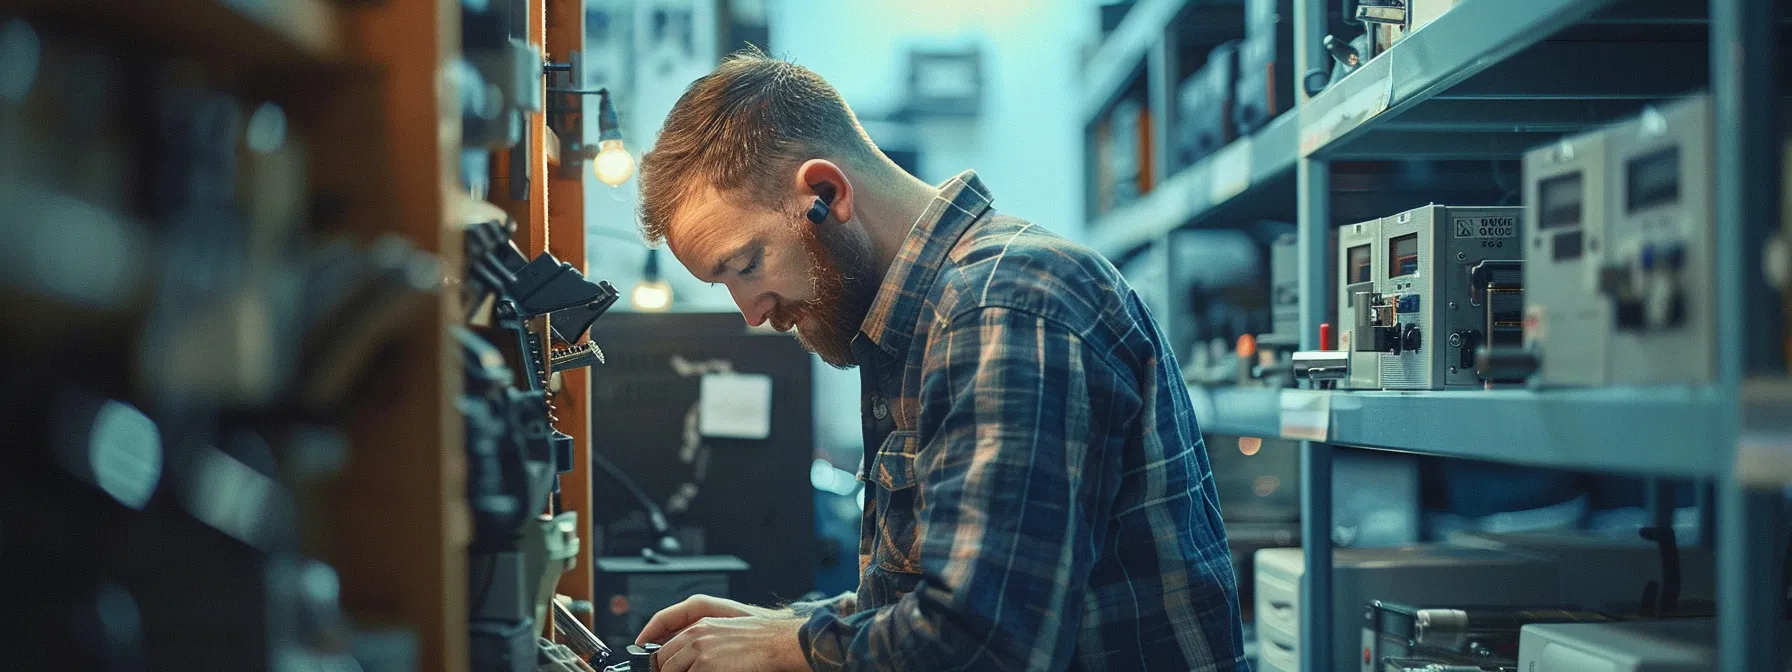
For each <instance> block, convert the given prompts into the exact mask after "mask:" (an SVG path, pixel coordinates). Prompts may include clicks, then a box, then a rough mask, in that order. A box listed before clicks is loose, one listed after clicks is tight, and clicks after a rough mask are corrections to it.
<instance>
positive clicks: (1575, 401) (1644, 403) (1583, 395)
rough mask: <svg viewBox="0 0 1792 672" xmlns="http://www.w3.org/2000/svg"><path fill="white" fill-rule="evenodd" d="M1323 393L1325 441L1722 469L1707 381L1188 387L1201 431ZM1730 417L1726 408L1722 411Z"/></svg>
mask: <svg viewBox="0 0 1792 672" xmlns="http://www.w3.org/2000/svg"><path fill="white" fill-rule="evenodd" d="M1285 394H1286V395H1289V396H1291V397H1305V398H1313V397H1316V396H1319V395H1323V396H1325V397H1326V402H1328V403H1329V409H1328V410H1326V411H1325V414H1326V415H1325V417H1326V420H1327V423H1326V424H1327V426H1329V432H1328V433H1327V436H1328V439H1327V440H1328V441H1329V442H1331V443H1334V444H1339V445H1347V446H1357V447H1362V448H1376V449H1384V450H1397V451H1403V452H1413V453H1423V454H1429V455H1440V456H1446V457H1460V458H1468V459H1476V460H1487V461H1494V462H1506V463H1511V464H1523V465H1530V466H1536V467H1549V468H1557V469H1572V470H1584V471H1600V472H1623V473H1633V474H1643V475H1652V476H1675V477H1698V478H1711V477H1720V476H1725V475H1728V474H1730V473H1731V472H1732V471H1733V454H1732V453H1733V451H1732V450H1731V449H1728V448H1726V447H1725V446H1724V445H1723V440H1722V438H1721V437H1722V432H1720V431H1719V428H1720V427H1723V426H1724V424H1723V423H1725V422H1734V421H1735V419H1734V415H1735V413H1736V411H1735V409H1734V408H1733V407H1730V406H1727V405H1726V404H1725V403H1724V402H1723V400H1724V398H1725V397H1724V395H1722V394H1721V393H1720V392H1719V391H1718V390H1717V389H1715V388H1710V387H1680V386H1661V387H1608V388H1585V389H1558V390H1465V391H1443V392H1372V391H1331V392H1323V391H1306V390H1278V389H1267V388H1200V387H1191V388H1190V396H1191V398H1192V400H1193V403H1194V407H1195V413H1196V418H1197V419H1198V420H1199V421H1200V423H1201V429H1202V431H1204V432H1209V433H1214V434H1226V435H1239V436H1264V437H1281V438H1287V439H1303V438H1310V437H1305V436H1299V435H1298V432H1288V433H1285V432H1284V428H1283V411H1282V408H1283V405H1284V402H1283V396H1284V395H1285ZM1726 413H1728V414H1730V415H1729V416H1726V415H1725V414H1726Z"/></svg>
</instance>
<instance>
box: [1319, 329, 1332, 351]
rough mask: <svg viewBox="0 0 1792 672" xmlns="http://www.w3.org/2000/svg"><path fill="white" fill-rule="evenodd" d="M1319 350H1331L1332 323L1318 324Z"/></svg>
mask: <svg viewBox="0 0 1792 672" xmlns="http://www.w3.org/2000/svg"><path fill="white" fill-rule="evenodd" d="M1319 349H1320V350H1330V349H1332V323H1330V322H1320V323H1319Z"/></svg>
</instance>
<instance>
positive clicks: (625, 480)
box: [591, 450, 679, 553]
mask: <svg viewBox="0 0 1792 672" xmlns="http://www.w3.org/2000/svg"><path fill="white" fill-rule="evenodd" d="M591 461H592V463H594V464H596V465H597V466H598V468H600V469H603V470H604V473H607V474H609V475H610V478H611V480H614V481H616V482H617V483H619V484H621V485H622V489H624V490H627V491H628V493H629V495H630V496H632V497H634V498H635V502H636V503H637V504H640V505H641V508H642V509H643V510H645V511H646V512H647V524H648V525H649V526H650V527H652V528H653V532H654V534H657V535H659V537H660V546H661V547H662V550H664V551H665V552H668V553H677V552H678V550H679V544H678V539H677V538H675V537H673V536H672V524H671V523H669V522H667V520H666V513H665V512H664V511H662V510H660V507H659V505H658V504H655V503H654V502H653V499H652V498H650V497H648V496H647V492H646V491H644V490H642V489H641V486H640V484H638V483H636V482H635V479H633V478H630V477H629V475H628V473H626V472H624V471H623V470H622V468H621V467H618V466H616V463H615V462H611V461H610V458H607V457H604V456H603V454H602V453H599V452H597V451H595V450H593V451H591Z"/></svg>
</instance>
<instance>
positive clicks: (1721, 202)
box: [1711, 0, 1785, 672]
mask: <svg viewBox="0 0 1792 672" xmlns="http://www.w3.org/2000/svg"><path fill="white" fill-rule="evenodd" d="M1777 4H1778V3H1768V2H1755V1H1750V0H1711V93H1712V105H1713V111H1714V114H1713V116H1714V118H1715V120H1716V121H1715V130H1716V137H1715V138H1714V139H1715V141H1716V151H1715V154H1716V156H1715V159H1714V165H1715V168H1714V172H1715V173H1716V184H1715V189H1714V191H1715V193H1714V194H1713V195H1712V196H1713V198H1714V199H1715V201H1716V203H1715V205H1716V228H1717V231H1716V238H1717V240H1716V250H1715V252H1716V255H1715V256H1716V260H1715V263H1716V268H1717V273H1716V275H1717V278H1716V280H1717V286H1718V287H1721V288H1724V289H1725V290H1727V291H1720V292H1718V296H1717V302H1718V304H1717V308H1718V310H1717V343H1718V353H1719V358H1718V366H1717V370H1718V376H1717V377H1718V381H1719V383H1718V385H1719V387H1720V388H1721V389H1724V390H1726V391H1727V392H1728V393H1729V399H1731V400H1733V404H1732V407H1731V409H1730V410H1731V412H1730V413H1729V414H1727V415H1726V416H1725V417H1724V418H1723V419H1724V420H1725V424H1723V425H1721V426H1719V427H1718V428H1717V431H1716V432H1715V434H1716V436H1717V437H1718V438H1719V439H1720V440H1722V441H1723V442H1724V445H1727V446H1734V445H1736V443H1737V441H1739V440H1740V439H1741V430H1742V428H1741V418H1740V413H1739V409H1738V408H1737V405H1735V404H1734V400H1737V399H1738V398H1739V396H1740V395H1739V390H1740V386H1741V383H1742V382H1743V381H1742V378H1743V375H1744V373H1745V372H1749V373H1754V372H1757V371H1775V370H1777V371H1776V374H1775V375H1776V377H1777V376H1778V375H1780V374H1783V371H1784V369H1783V367H1778V366H1774V365H1776V364H1778V363H1779V362H1778V361H1777V360H1778V359H1779V358H1780V355H1779V354H1777V353H1775V352H1774V350H1775V347H1774V343H1775V341H1776V340H1777V337H1779V336H1780V334H1779V333H1778V331H1779V329H1778V327H1779V326H1780V325H1777V324H1775V322H1776V321H1777V320H1774V319H1772V318H1771V317H1769V316H1771V315H1772V313H1774V312H1775V311H1773V310H1769V309H1763V308H1765V307H1766V306H1770V305H1773V304H1772V302H1771V300H1770V299H1769V295H1767V294H1766V292H1765V291H1764V288H1765V286H1766V285H1765V283H1764V282H1762V279H1761V276H1760V275H1759V270H1758V269H1759V268H1760V264H1759V262H1758V261H1756V259H1751V258H1750V256H1751V255H1755V254H1758V251H1759V250H1760V249H1761V241H1762V239H1763V238H1764V237H1765V236H1766V234H1767V232H1768V231H1769V230H1771V229H1773V228H1777V225H1778V218H1779V215H1780V213H1779V211H1778V207H1777V205H1778V203H1779V198H1778V197H1779V196H1780V195H1781V194H1779V193H1778V191H1779V185H1778V184H1777V178H1778V170H1779V168H1780V166H1779V163H1778V162H1777V161H1776V160H1775V159H1776V157H1775V156H1774V152H1775V151H1777V150H1778V149H1779V147H1781V142H1782V139H1781V137H1780V135H1779V134H1780V132H1781V130H1780V128H1779V124H1778V123H1776V122H1777V121H1778V120H1779V114H1778V110H1777V109H1776V108H1777V106H1778V103H1779V100H1778V98H1777V93H1778V92H1777V91H1776V90H1775V88H1776V87H1775V83H1776V82H1777V81H1778V75H1777V73H1776V72H1775V69H1776V67H1777V65H1778V58H1777V56H1778V51H1777V48H1778V45H1776V44H1775V42H1776V37H1777V36H1776V34H1775V30H1774V29H1773V25H1774V21H1773V19H1774V15H1775V11H1776V10H1775V5H1777ZM1757 259H1758V257H1757ZM1745 269H1747V270H1745ZM1749 308H1754V309H1753V310H1749ZM1764 318H1766V319H1764ZM1718 489H1719V494H1718V497H1719V508H1720V512H1719V516H1720V517H1721V518H1722V524H1721V525H1719V526H1718V535H1719V537H1718V562H1719V564H1718V602H1717V604H1718V612H1717V620H1718V626H1719V628H1718V630H1719V632H1720V633H1721V634H1719V635H1718V663H1719V665H1720V669H1722V670H1725V671H1726V672H1743V671H1745V670H1766V669H1772V668H1773V667H1774V666H1775V665H1777V664H1778V663H1779V661H1780V654H1779V652H1780V650H1781V647H1782V646H1784V645H1785V642H1782V641H1780V639H1781V637H1780V635H1781V632H1780V631H1781V628H1780V627H1779V625H1780V623H1781V621H1782V619H1783V618H1784V615H1783V614H1782V612H1781V605H1780V598H1781V597H1783V596H1782V595H1779V594H1778V593H1779V591H1775V590H1763V589H1762V588H1763V587H1764V586H1772V585H1775V583H1774V580H1775V578H1777V577H1776V576H1775V572H1774V571H1773V570H1774V569H1775V565H1776V564H1777V563H1776V562H1775V561H1776V560H1777V559H1778V558H1777V556H1778V554H1779V553H1778V551H1779V549H1778V548H1776V547H1777V546H1779V544H1780V543H1783V540H1784V536H1783V535H1784V533H1785V528H1784V526H1783V525H1782V522H1783V520H1784V517H1785V515H1784V509H1783V505H1784V493H1783V491H1781V492H1773V491H1768V492H1754V491H1750V490H1747V489H1746V488H1745V487H1744V486H1743V485H1742V484H1741V483H1740V482H1739V481H1738V480H1737V479H1735V478H1724V479H1721V480H1720V481H1719V483H1718Z"/></svg>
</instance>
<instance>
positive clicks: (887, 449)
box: [865, 431, 921, 573]
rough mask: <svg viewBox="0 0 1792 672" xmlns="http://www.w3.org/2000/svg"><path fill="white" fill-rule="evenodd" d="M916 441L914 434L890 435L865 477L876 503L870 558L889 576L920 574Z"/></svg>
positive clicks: (918, 444)
mask: <svg viewBox="0 0 1792 672" xmlns="http://www.w3.org/2000/svg"><path fill="white" fill-rule="evenodd" d="M919 448H920V441H919V439H917V438H916V436H915V433H914V432H909V431H896V432H891V433H890V435H889V436H888V437H886V438H885V439H884V442H883V445H882V446H881V447H879V448H878V450H877V454H876V455H875V456H873V458H872V461H871V465H870V468H869V469H867V470H866V471H867V473H866V476H865V480H866V485H867V487H869V488H870V489H871V494H870V496H871V497H873V498H874V501H875V503H876V514H875V519H874V520H873V521H868V522H873V523H875V525H876V534H877V537H876V539H875V540H874V543H873V544H872V549H871V556H872V558H871V559H872V560H873V561H874V562H876V563H877V565H878V566H879V567H881V568H883V569H885V570H889V571H893V572H905V573H919V572H920V571H921V544H920V538H921V537H920V535H919V531H918V529H917V528H918V527H919V516H918V515H917V514H918V513H919V511H920V506H921V492H920V491H921V488H919V487H918V484H917V483H916V480H915V453H916V452H917V451H918V450H919Z"/></svg>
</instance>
